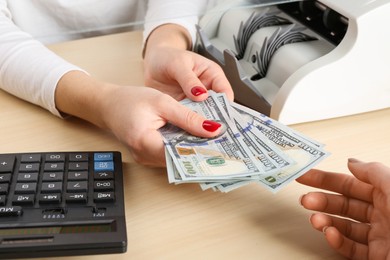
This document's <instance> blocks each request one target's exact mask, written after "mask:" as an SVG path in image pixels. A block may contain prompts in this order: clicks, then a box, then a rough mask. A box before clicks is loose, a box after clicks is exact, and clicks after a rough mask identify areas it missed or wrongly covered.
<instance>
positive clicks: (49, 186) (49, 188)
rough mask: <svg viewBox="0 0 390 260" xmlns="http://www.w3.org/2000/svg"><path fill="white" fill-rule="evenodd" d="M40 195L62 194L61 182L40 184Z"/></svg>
mask: <svg viewBox="0 0 390 260" xmlns="http://www.w3.org/2000/svg"><path fill="white" fill-rule="evenodd" d="M41 192H42V193H56V192H62V182H42V187H41Z"/></svg>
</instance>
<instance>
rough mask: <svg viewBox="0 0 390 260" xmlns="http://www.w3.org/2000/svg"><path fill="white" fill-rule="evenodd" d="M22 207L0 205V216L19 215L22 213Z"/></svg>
mask: <svg viewBox="0 0 390 260" xmlns="http://www.w3.org/2000/svg"><path fill="white" fill-rule="evenodd" d="M22 212H23V210H22V207H19V206H14V207H0V217H9V216H20V215H22Z"/></svg>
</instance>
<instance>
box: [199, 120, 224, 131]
mask: <svg viewBox="0 0 390 260" xmlns="http://www.w3.org/2000/svg"><path fill="white" fill-rule="evenodd" d="M202 126H203V128H204V129H205V130H207V131H209V132H215V131H217V129H218V128H220V127H221V124H220V123H218V122H214V121H211V120H205V121H203V124H202Z"/></svg>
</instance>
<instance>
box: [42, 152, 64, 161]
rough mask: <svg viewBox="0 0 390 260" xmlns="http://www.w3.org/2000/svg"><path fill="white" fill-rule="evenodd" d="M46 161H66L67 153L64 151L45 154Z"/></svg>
mask: <svg viewBox="0 0 390 260" xmlns="http://www.w3.org/2000/svg"><path fill="white" fill-rule="evenodd" d="M45 161H46V162H64V161H65V154H63V153H48V154H46V156H45Z"/></svg>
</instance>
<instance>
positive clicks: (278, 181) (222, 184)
mask: <svg viewBox="0 0 390 260" xmlns="http://www.w3.org/2000/svg"><path fill="white" fill-rule="evenodd" d="M182 104H184V105H185V106H187V107H189V108H190V109H192V110H193V111H195V112H197V113H199V114H201V115H203V116H204V117H205V118H207V119H210V120H214V121H217V122H219V123H221V125H222V131H221V133H220V134H219V135H218V136H217V137H215V138H212V139H205V138H200V137H195V136H192V135H190V134H188V133H187V132H185V131H184V130H182V129H180V128H178V127H176V126H174V125H171V124H167V125H166V126H164V127H163V128H161V129H160V132H161V134H162V136H163V139H164V143H165V151H166V163H167V173H168V180H169V182H170V183H175V184H180V183H199V184H200V186H201V188H202V189H203V190H206V189H209V188H212V189H214V190H216V191H221V192H229V191H232V190H234V189H236V188H240V187H242V186H244V185H247V184H249V183H252V182H255V183H258V184H260V185H262V186H264V187H266V188H267V189H269V190H271V191H272V192H274V193H276V192H277V191H279V190H280V189H281V188H282V187H284V186H286V185H287V184H288V183H290V182H291V181H293V180H295V179H296V178H298V177H299V176H301V175H302V174H304V173H305V172H306V171H308V170H309V169H311V168H313V167H314V166H315V165H317V164H318V163H319V162H320V161H322V160H323V159H324V158H326V157H327V156H328V155H329V153H328V152H326V151H325V150H324V149H323V148H324V145H323V144H320V143H318V142H316V141H315V140H313V139H311V138H309V137H307V136H304V135H303V134H301V133H298V132H297V131H295V130H293V129H291V128H289V127H287V126H285V125H282V124H281V123H279V122H277V121H276V120H273V119H271V118H269V117H267V116H265V115H263V114H261V113H259V112H256V111H254V110H251V109H249V108H247V107H244V106H242V105H239V104H237V103H234V102H230V101H229V100H228V99H227V98H226V96H225V95H224V94H219V93H215V92H213V91H209V97H208V98H207V99H206V100H205V101H203V102H193V101H191V100H188V99H185V100H183V101H182Z"/></svg>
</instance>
